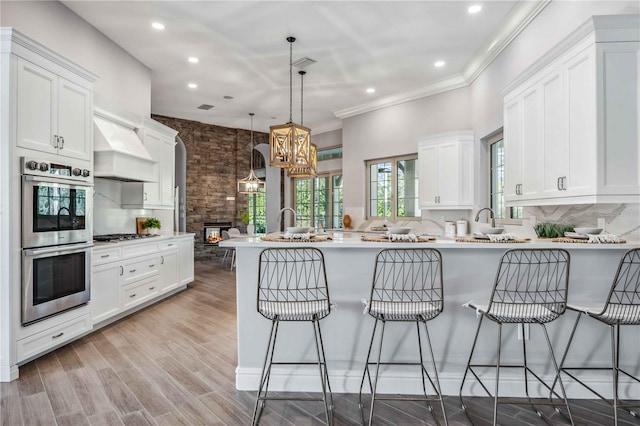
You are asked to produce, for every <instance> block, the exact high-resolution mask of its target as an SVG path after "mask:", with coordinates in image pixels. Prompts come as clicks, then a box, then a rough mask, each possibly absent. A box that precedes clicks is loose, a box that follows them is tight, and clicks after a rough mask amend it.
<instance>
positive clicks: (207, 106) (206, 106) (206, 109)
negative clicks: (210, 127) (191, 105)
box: [198, 104, 213, 111]
mask: <svg viewBox="0 0 640 426" xmlns="http://www.w3.org/2000/svg"><path fill="white" fill-rule="evenodd" d="M211 108H213V105H207V104H202V105H200V106H199V107H198V109H203V110H205V111H209V110H210V109H211Z"/></svg>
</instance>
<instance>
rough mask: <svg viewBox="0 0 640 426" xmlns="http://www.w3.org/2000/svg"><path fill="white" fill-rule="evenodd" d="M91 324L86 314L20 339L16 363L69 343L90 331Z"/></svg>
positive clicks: (17, 345) (17, 343)
mask: <svg viewBox="0 0 640 426" xmlns="http://www.w3.org/2000/svg"><path fill="white" fill-rule="evenodd" d="M92 324H93V322H92V320H91V317H90V315H89V314H88V313H87V314H85V315H82V316H80V317H77V318H74V319H72V320H69V321H66V322H64V323H62V324H59V325H57V326H55V327H51V328H48V329H46V330H43V331H40V332H39V333H35V334H33V335H31V336H28V337H25V338H24V339H20V340H18V341H17V342H16V358H17V360H18V362H21V361H24V360H26V359H29V358H31V357H34V356H36V355H39V354H41V353H43V352H46V351H48V350H50V349H51V348H53V347H56V346H58V345H61V344H63V343H66V342H69V341H71V340H73V339H74V338H76V337H78V336H80V335H82V334H84V333H86V332H88V331H90V330H91V328H92V327H93V325H92Z"/></svg>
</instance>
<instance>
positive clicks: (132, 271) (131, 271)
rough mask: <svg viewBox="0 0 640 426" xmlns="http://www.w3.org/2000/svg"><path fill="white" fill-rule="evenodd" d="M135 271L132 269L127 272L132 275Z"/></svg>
mask: <svg viewBox="0 0 640 426" xmlns="http://www.w3.org/2000/svg"><path fill="white" fill-rule="evenodd" d="M135 271H137V269H132V270H130V271H129V273H130V274H133V273H134V272H135Z"/></svg>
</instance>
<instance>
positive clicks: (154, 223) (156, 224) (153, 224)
mask: <svg viewBox="0 0 640 426" xmlns="http://www.w3.org/2000/svg"><path fill="white" fill-rule="evenodd" d="M142 228H143V229H149V228H157V229H160V228H162V224H161V223H160V220H159V219H158V218H155V217H149V218H147V219H146V220H145V221H144V222H142Z"/></svg>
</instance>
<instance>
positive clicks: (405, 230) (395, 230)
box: [389, 227, 411, 235]
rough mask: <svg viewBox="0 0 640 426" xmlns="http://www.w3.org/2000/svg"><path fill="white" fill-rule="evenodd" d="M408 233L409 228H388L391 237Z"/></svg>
mask: <svg viewBox="0 0 640 426" xmlns="http://www.w3.org/2000/svg"><path fill="white" fill-rule="evenodd" d="M409 232H411V228H396V227H392V228H389V233H390V234H392V235H401V234H408V233H409Z"/></svg>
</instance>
